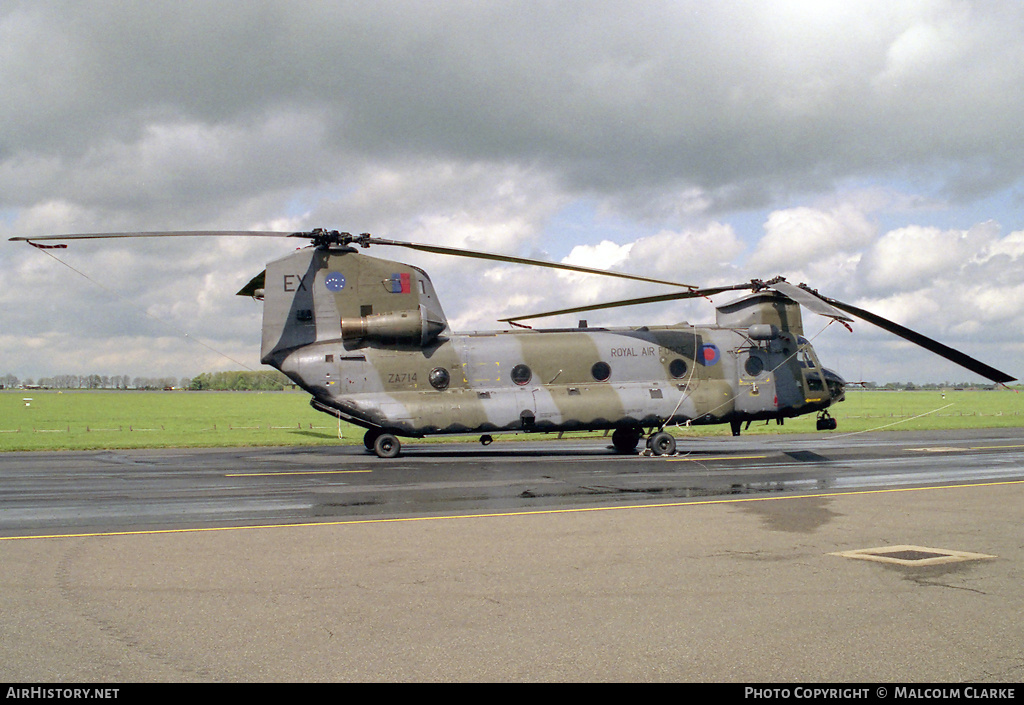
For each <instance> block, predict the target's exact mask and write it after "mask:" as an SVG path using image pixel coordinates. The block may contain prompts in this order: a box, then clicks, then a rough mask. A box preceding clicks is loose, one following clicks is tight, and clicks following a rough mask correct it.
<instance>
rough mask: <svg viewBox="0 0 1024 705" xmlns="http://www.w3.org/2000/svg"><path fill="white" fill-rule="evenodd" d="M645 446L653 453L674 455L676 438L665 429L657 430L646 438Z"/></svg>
mask: <svg viewBox="0 0 1024 705" xmlns="http://www.w3.org/2000/svg"><path fill="white" fill-rule="evenodd" d="M647 447H648V448H650V449H651V453H653V454H654V455H674V454H675V452H676V439H675V436H673V435H672V434H671V433H668V432H667V431H658V432H657V433H655V434H654V435H653V436H651V437H650V438H648V439H647Z"/></svg>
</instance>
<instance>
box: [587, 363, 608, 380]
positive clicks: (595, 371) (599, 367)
mask: <svg viewBox="0 0 1024 705" xmlns="http://www.w3.org/2000/svg"><path fill="white" fill-rule="evenodd" d="M590 375H591V376H592V377H593V378H594V379H596V380H597V381H598V382H605V381H607V380H608V378H609V377H611V376H612V367H611V365H609V364H608V363H607V362H595V363H594V366H593V367H591V368H590Z"/></svg>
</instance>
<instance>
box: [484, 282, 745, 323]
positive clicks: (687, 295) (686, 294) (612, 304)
mask: <svg viewBox="0 0 1024 705" xmlns="http://www.w3.org/2000/svg"><path fill="white" fill-rule="evenodd" d="M752 288H753V284H736V285H733V286H719V287H711V288H707V289H693V290H691V291H680V292H676V293H673V294H660V295H658V296H643V297H641V298H637V299H623V300H621V301H608V302H606V303H601V304H590V305H588V306H575V307H573V308H563V309H559V310H557V311H545V312H544V313H530V314H526V315H523V316H512V317H511V318H500V319H498V320H499V321H501V322H502V323H515V322H516V321H525V320H527V319H532V318H550V317H551V316H560V315H562V314H566V313H583V312H585V311H601V310H604V309H608V308H620V307H622V306H638V305H640V304H653V303H660V302H662V301H678V300H681V299H695V298H698V297H701V296H714V295H715V294H720V293H722V292H723V291H734V290H736V289H752Z"/></svg>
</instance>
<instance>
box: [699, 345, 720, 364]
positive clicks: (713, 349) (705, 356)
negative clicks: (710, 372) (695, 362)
mask: <svg viewBox="0 0 1024 705" xmlns="http://www.w3.org/2000/svg"><path fill="white" fill-rule="evenodd" d="M700 355H701V362H703V363H704V364H705V365H707V366H709V367H710V366H711V365H714V364H715V363H717V362H718V358H719V357H720V355H719V352H718V346H717V345H711V344H708V345H702V346H701V348H700Z"/></svg>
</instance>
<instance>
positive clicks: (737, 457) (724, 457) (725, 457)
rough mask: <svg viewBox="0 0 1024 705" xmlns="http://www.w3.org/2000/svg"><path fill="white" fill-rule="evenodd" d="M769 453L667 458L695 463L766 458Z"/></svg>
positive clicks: (674, 461)
mask: <svg viewBox="0 0 1024 705" xmlns="http://www.w3.org/2000/svg"><path fill="white" fill-rule="evenodd" d="M767 457H768V456H767V455H719V456H716V457H713V458H704V457H701V456H697V457H694V458H666V460H668V461H669V462H670V463H695V462H699V461H701V460H764V459H765V458H767Z"/></svg>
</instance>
